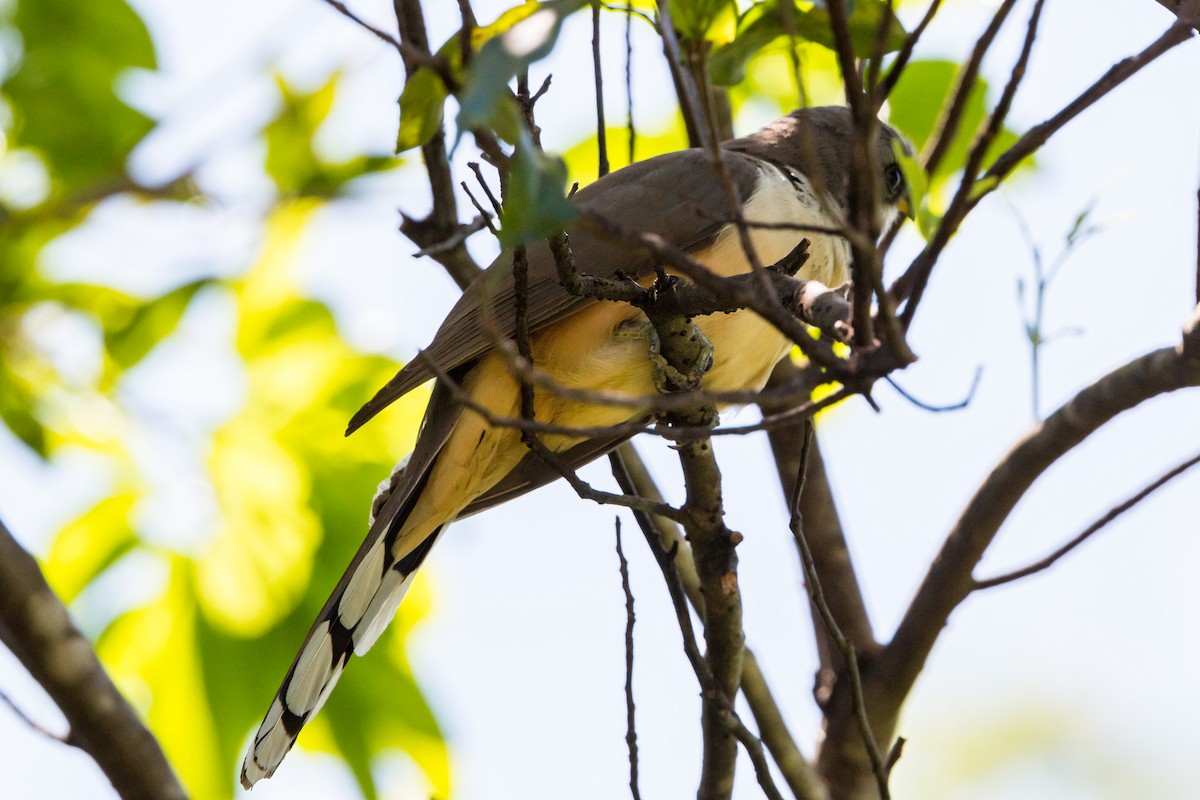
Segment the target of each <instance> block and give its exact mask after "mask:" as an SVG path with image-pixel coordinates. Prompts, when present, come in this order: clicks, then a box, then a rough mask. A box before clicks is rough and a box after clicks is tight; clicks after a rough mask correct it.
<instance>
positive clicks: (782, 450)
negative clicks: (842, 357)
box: [760, 359, 879, 705]
mask: <svg viewBox="0 0 1200 800" xmlns="http://www.w3.org/2000/svg"><path fill="white" fill-rule="evenodd" d="M819 381H820V377H819V376H818V374H817V371H816V370H815V369H813V368H811V367H809V368H807V369H804V370H801V369H799V368H797V367H796V365H795V364H793V363H792V362H791V361H790V360H788V359H785V360H783V361H781V362H780V363H779V365H778V366H776V367H775V371H774V372H773V373H772V374H771V378H770V380H769V381H768V382H767V387H768V390H769V389H770V388H771V387H774V386H787V385H798V386H805V385H807V386H808V387H809V391H811V390H812V389H815V388H816V387H817V385H818V382H819ZM797 394H801V395H802V394H803V392H802V391H798V392H797ZM760 406H761V407H762V408H763V409H764V410H778V409H779V408H781V407H783V406H779V405H776V404H773V403H768V402H763V403H760ZM805 428H806V426H805V424H804V421H803V420H799V421H797V422H795V423H793V424H790V425H786V426H780V427H777V428H774V429H772V430H770V431H768V432H767V436H768V438H769V439H770V442H771V451H772V453H773V454H774V456H775V468H776V471H777V472H778V473H779V480H780V484H781V487H782V489H783V499H784V501H785V502H787V500H788V498H790V497H792V496H793V493H794V492H795V486H796V476H797V475H799V474H800V454H801V452H802V451H803V449H804V448H803V445H804V439H805ZM799 510H800V514H801V516H802V518H803V520H804V533H805V538H806V539H807V540H808V544H809V548H810V549H811V551H812V554H813V560H814V562H815V564H816V567H817V573H818V574H819V575H823V576H825V596H826V600H827V602H828V604H829V608H830V610H831V611H832V612H833V616H834V618H835V619H836V620H838V622H839V624H840V625H841V627H842V630H843V632H844V633H845V635H846V637H847V638H848V639H849V640H850V641H851V642H853V643H854V646H855V649H856V650H857V651H858V652H860V653H863V654H864V655H867V656H870V655H872V654H874V653H875V652H877V651H878V649H879V645H878V643H877V642H876V640H875V634H874V631H873V630H872V627H871V620H870V617H869V616H868V614H867V609H866V602H865V601H864V599H863V595H862V590H861V588H860V586H859V581H858V576H857V574H856V573H855V570H854V564H853V562H852V560H851V558H850V549H849V547H848V546H847V544H846V536H845V534H844V533H843V531H842V523H841V520H840V519H839V516H838V510H837V504H836V502H835V501H834V498H833V491H832V488H831V487H830V485H829V476H828V475H827V474H826V471H825V463H824V460H823V459H822V457H821V449H820V447H819V437H817V436H816V435H814V436H813V439H812V443H811V446H810V448H809V450H808V468H807V469H806V470H805V480H804V486H803V487H802V491H801V492H800V509H799ZM789 511H790V509H789ZM797 553H799V551H798V550H797ZM810 608H811V610H812V616H813V631H814V633H815V634H816V640H817V652H818V655H819V656H820V664H821V666H820V673H819V674H818V676H817V683H816V687H815V695H816V698H817V702H818V704H821V705H824V703H825V702H827V701H828V699H829V694H830V692H831V691H832V690H833V682H834V679H835V677H836V674H837V671H838V670H839V669H841V668H842V662H841V653H840V652H838V649H837V646H836V645H835V644H834V643H833V642H832V640H831V639H830V638H829V636H828V635H826V634H824V633H823V631H824V626H823V623H822V621H821V616H820V612H819V611H818V610H817V608H816V606H815V605H812V604H811V602H810Z"/></svg>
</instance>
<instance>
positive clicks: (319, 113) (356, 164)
mask: <svg viewBox="0 0 1200 800" xmlns="http://www.w3.org/2000/svg"><path fill="white" fill-rule="evenodd" d="M340 80H341V74H340V73H337V72H335V73H334V74H333V75H331V76H330V78H329V80H328V81H326V82H325V83H324V84H322V85H321V86H319V87H317V88H316V89H314V90H313V91H311V92H304V91H298V90H296V89H294V88H293V87H291V86H290V85H288V83H287V82H286V81H284V80H283V78H282V77H278V78H277V79H276V82H277V84H278V86H279V91H280V95H281V97H282V101H283V102H282V106H281V108H280V110H279V114H278V115H277V116H276V117H275V119H273V120H271V122H269V123H267V126H266V127H265V128H264V129H263V136H264V138H265V139H266V143H267V155H266V164H265V166H266V170H267V174H268V175H269V176H270V177H271V179H272V180H274V181H275V183H276V185H277V186H278V187H279V190H280V192H281V193H282V194H283V195H285V196H290V197H294V196H316V197H332V196H334V195H336V194H337V193H338V192H339V191H340V190H341V189H342V188H343V187H344V186H345V184H347V183H348V182H350V181H352V180H354V179H355V178H359V177H362V176H363V175H367V174H370V173H372V172H379V171H381V170H386V169H391V168H393V167H395V166H397V165H398V164H399V162H398V161H397V160H396V159H394V158H391V157H388V156H358V157H355V158H352V159H350V160H348V161H343V162H340V163H337V162H327V161H325V160H323V159H322V158H320V157H319V156H318V154H317V152H316V150H315V149H314V147H313V139H314V137H315V136H316V135H317V131H318V130H319V128H320V127H321V124H322V123H323V122H324V121H325V119H326V117H328V116H329V111H330V109H331V108H332V107H333V101H334V97H335V95H336V92H337V86H338V83H339V81H340Z"/></svg>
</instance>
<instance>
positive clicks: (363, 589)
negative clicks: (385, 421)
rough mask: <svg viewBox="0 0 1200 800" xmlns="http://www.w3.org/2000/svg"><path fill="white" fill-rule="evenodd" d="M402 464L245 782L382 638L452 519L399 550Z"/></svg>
mask: <svg viewBox="0 0 1200 800" xmlns="http://www.w3.org/2000/svg"><path fill="white" fill-rule="evenodd" d="M402 470H403V465H401V466H400V467H398V468H397V471H396V473H394V474H393V477H392V478H391V479H390V480H389V483H390V484H391V486H389V487H388V488H387V489H384V488H383V487H381V496H382V497H383V500H384V501H386V502H377V503H376V504H374V505H375V509H373V510H377V511H378V512H379V515H380V517H379V520H375V519H372V526H371V528H372V530H371V532H370V534H368V537H367V540H366V541H365V542H363V545H362V547H361V548H360V549H359V551H358V554H357V555H356V556H355V558H354V561H352V562H351V564H350V567H349V568H348V569H347V570H346V573H345V574H344V575H343V576H342V579H341V581H339V582H338V585H337V588H336V589H334V591H333V594H332V595H331V596H330V598H329V600H327V601H326V603H325V607H324V608H323V609H322V610H321V614H320V615H319V616H318V617H317V621H316V622H315V623H314V624H313V627H312V630H310V631H309V632H308V636H307V637H306V638H305V640H304V644H303V646H302V647H301V648H300V653H299V655H297V656H296V659H295V661H293V662H292V666H291V669H289V670H288V673H287V676H286V677H285V678H284V679H283V685H281V686H280V687H279V691H278V692H277V693H276V694H275V700H274V702H272V703H271V708H270V710H269V711H268V712H267V716H266V717H265V718H264V719H263V721H262V724H261V725H260V726H259V728H258V732H257V733H255V734H254V742H253V744H251V745H250V750H249V752H247V753H246V759H245V761H243V762H242V776H241V779H242V785H243V786H245V787H246V788H247V789H249V788H251V787H252V786H253V785H254V784H255V783H256V782H258V781H259V780H262V779H263V778H269V777H271V775H272V774H273V773H274V772H275V769H276V768H277V767H278V766H279V764H280V762H281V761H283V757H284V756H285V755H287V753H288V751H289V750H291V748H292V745H293V744H295V742H296V737H297V735H299V733H300V729H301V728H302V727H303V726H304V723H306V722H308V720H310V719H311V718H312V717H313V716H314V715H315V714H316V713H317V711H319V710H320V709H321V706H322V705H324V703H325V700H326V699H327V698H328V697H329V693H330V692H331V691H333V687H334V685H335V684H336V683H337V680H338V678H339V677H340V676H341V674H342V670H343V669H345V667H346V662H347V661H348V660H349V659H350V656H351V655H353V654H356V653H357V654H358V655H362V654H364V653H366V652H367V651H368V650H370V649H371V646H372V645H374V644H375V642H376V641H377V640H378V639H379V637H380V635H381V634H382V633H383V631H384V629H385V628H387V626H388V623H389V622H391V620H392V617H393V616H395V613H396V609H397V608H398V607H399V605H400V601H401V600H402V599H403V598H404V594H405V592H406V591H408V587H409V585H410V584H411V583H412V579H413V576H414V574H415V573H416V571H417V568H418V567H420V566H421V563H422V562H423V561H424V560H425V557H426V556H427V555H428V554H429V551H430V550H431V549H432V548H433V545H434V543H435V542H436V541H437V539H438V537H439V536H440V535H441V533H442V531H443V530H445V528H446V527H447V526H446V525H442V526H440V527H439V528H437V529H435V530H434V531H433V532H432V533H430V534H429V535H428V536H426V537H425V539H424V540H423V541H421V542H420V544H418V545H417V546H416V547H415V548H413V549H412V550H410V551H409V552H408V553H406V554H405V555H404V556H403V557H399V558H397V556H396V549H397V544H398V537H399V531H400V528H401V526H402V524H403V521H404V519H405V518H407V516H408V513H409V512H410V511H411V506H412V504H411V502H404V503H402V505H400V507H399V508H396V507H395V506H396V505H397V503H395V502H392V501H399V500H401V498H400V497H397V496H396V495H395V494H392V495H391V497H390V498H389V497H388V496H387V494H391V489H394V488H395V485H396V483H397V481H398V480H399V479H400V476H401V475H402ZM412 488H414V489H418V492H405V494H408V495H409V496H410V498H411V496H412V495H413V494H417V493H419V487H412ZM385 492H386V493H387V494H385ZM380 506H382V508H380ZM389 517H390V518H389ZM376 523H378V524H376Z"/></svg>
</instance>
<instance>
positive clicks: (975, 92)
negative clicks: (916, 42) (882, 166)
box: [888, 61, 1033, 192]
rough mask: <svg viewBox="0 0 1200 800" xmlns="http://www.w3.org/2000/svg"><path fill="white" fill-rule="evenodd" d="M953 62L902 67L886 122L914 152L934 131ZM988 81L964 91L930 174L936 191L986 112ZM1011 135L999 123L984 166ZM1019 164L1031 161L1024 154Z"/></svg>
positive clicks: (963, 156) (961, 160)
mask: <svg viewBox="0 0 1200 800" xmlns="http://www.w3.org/2000/svg"><path fill="white" fill-rule="evenodd" d="M959 69H960V68H959V66H958V65H957V64H955V63H954V62H952V61H914V62H912V63H910V64H909V65H908V67H906V68H905V70H904V73H903V74H902V75H901V76H900V80H899V81H898V82H897V83H896V87H895V89H893V90H892V94H891V97H890V98H889V101H888V107H889V109H890V112H889V116H888V119H889V122H891V124H892V125H894V126H896V128H898V129H899V130H900V132H901V133H903V134H904V135H905V136H906V137H908V139H909V141H911V142H912V143H913V146H914V147H915V148H916V149H917V151H918V152H923V151H924V150H925V149H926V147H927V145H928V144H929V140H930V138H931V137H932V136H933V134H934V133H935V132H936V129H937V126H938V123H939V120H940V119H941V113H942V104H943V102H944V101H947V100H948V98H949V96H950V93H951V92H952V91H953V88H954V83H955V81H956V80H957V76H958V73H959ZM987 91H988V84H987V81H986V80H984V79H983V78H980V79H979V80H977V81H976V83H975V85H974V86H973V87H972V88H971V91H970V93H969V94H968V95H967V102H966V105H965V106H964V107H963V113H962V117H961V121H960V123H959V126H958V132H957V133H956V134H955V137H954V140H953V142H952V143H951V145H950V147H949V148H948V149H947V150H946V155H945V156H944V157H943V158H942V161H941V163H940V164H938V165H937V168H936V169H935V170H934V171H933V174H932V175H931V176H930V186H931V190H932V191H935V192H936V191H938V190H939V189H940V188H941V186H942V184H943V183H944V182H945V180H946V179H947V178H948V177H950V176H951V175H953V174H955V173H956V172H958V171H959V170H961V169H962V168H963V166H964V165H965V164H966V160H967V154H968V152H969V151H970V148H971V143H972V142H973V141H974V139H975V135H976V133H977V132H978V130H979V126H980V124H981V123H982V122H983V120H984V118H985V116H986V115H987V111H988V109H987ZM1016 140H1017V134H1016V132H1014V131H1013V130H1012V129H1010V128H1008V127H1005V128H1003V129H1002V130H1001V131H1000V134H999V135H998V136H997V137H996V139H995V141H994V142H992V146H991V148H989V150H988V154H987V158H985V159H984V168H985V169H986V168H987V166H988V165H990V164H991V163H992V162H993V161H995V160H996V157H997V156H998V155H999V154H1000V153H1002V152H1003V151H1004V150H1005V149H1007V148H1008V147H1009V146H1011V145H1012V144H1013V142H1015V141H1016ZM1023 163H1024V164H1026V165H1028V164H1032V163H1033V162H1032V159H1029V160H1027V161H1025V162H1023Z"/></svg>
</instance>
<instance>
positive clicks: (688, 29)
mask: <svg viewBox="0 0 1200 800" xmlns="http://www.w3.org/2000/svg"><path fill="white" fill-rule="evenodd" d="M667 5H668V8H669V9H670V11H671V18H672V19H673V20H674V21H675V28H676V30H678V31H679V33H680V34H681V35H682V36H683V38H685V39H695V40H699V39H706V38H708V39H711V38H714V37H713V36H711V35H710V34H712V33H713V32H714V31H713V29H714V28H716V27H719V26H718V23H719V22H720V21H722V20H726V21H728V22H733V21H734V20H736V18H737V3H735V2H733V0H670V2H669V3H668V4H667ZM716 38H718V39H720V40H723V41H724V40H727V39H728V37H727V36H718V37H716Z"/></svg>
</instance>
